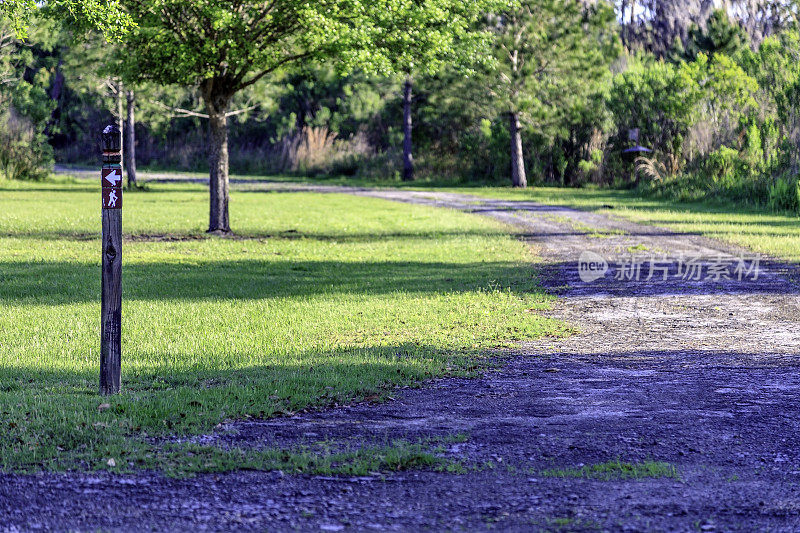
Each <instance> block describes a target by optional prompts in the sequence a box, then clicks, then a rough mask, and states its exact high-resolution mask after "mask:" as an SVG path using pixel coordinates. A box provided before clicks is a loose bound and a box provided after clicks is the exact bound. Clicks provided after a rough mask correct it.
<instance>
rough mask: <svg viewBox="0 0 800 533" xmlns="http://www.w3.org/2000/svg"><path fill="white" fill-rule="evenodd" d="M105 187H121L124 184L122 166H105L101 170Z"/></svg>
mask: <svg viewBox="0 0 800 533" xmlns="http://www.w3.org/2000/svg"><path fill="white" fill-rule="evenodd" d="M100 175H101V180H100V181H101V182H102V185H103V187H120V186H121V184H122V168H105V167H104V168H103V170H101V171H100Z"/></svg>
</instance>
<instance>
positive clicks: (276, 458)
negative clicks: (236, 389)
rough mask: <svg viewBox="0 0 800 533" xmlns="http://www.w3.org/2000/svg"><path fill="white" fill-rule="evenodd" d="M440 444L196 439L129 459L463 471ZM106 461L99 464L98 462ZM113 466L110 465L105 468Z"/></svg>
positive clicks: (225, 468)
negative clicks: (285, 445)
mask: <svg viewBox="0 0 800 533" xmlns="http://www.w3.org/2000/svg"><path fill="white" fill-rule="evenodd" d="M443 452H444V449H443V448H441V447H438V448H435V447H432V446H431V445H430V444H429V443H425V442H409V441H406V440H395V441H393V442H392V443H391V444H387V445H380V446H365V447H361V448H358V449H351V450H344V451H332V450H331V449H329V448H324V449H322V450H311V449H309V448H307V447H299V448H295V449H257V450H254V449H242V448H231V449H223V448H218V447H215V446H204V445H199V444H170V445H167V446H164V447H163V448H162V449H161V450H159V451H156V452H154V453H150V454H147V455H144V456H140V457H137V458H135V459H134V462H133V466H135V467H138V468H147V469H154V470H159V471H162V472H163V473H164V474H165V475H167V476H169V477H191V476H194V475H195V474H198V473H209V472H217V473H218V472H230V471H235V470H239V471H240V470H257V471H263V472H269V471H277V470H280V471H281V472H284V473H287V474H311V475H347V476H367V475H373V474H375V473H376V472H380V473H387V472H400V471H405V470H416V469H420V470H434V471H437V472H448V473H464V472H466V468H465V467H464V465H463V463H462V462H461V461H453V460H450V459H447V458H445V457H443V456H442V453H443ZM108 466H110V465H107V464H104V465H103V468H106V467H108ZM110 469H112V470H117V469H116V468H110Z"/></svg>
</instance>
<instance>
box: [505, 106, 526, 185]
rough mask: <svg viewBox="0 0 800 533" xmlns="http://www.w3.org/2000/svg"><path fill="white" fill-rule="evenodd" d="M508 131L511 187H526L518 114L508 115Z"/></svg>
mask: <svg viewBox="0 0 800 533" xmlns="http://www.w3.org/2000/svg"><path fill="white" fill-rule="evenodd" d="M509 131H510V133H511V185H513V186H514V187H527V186H528V180H527V178H526V177H525V159H524V157H523V154H522V132H521V131H520V128H519V113H516V112H511V113H509Z"/></svg>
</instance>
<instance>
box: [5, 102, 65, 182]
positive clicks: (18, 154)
mask: <svg viewBox="0 0 800 533" xmlns="http://www.w3.org/2000/svg"><path fill="white" fill-rule="evenodd" d="M51 163H52V150H51V149H50V145H48V144H47V140H46V139H45V138H44V136H43V135H42V134H40V133H36V132H35V131H34V129H33V126H32V125H31V122H30V121H29V120H27V119H25V118H24V117H20V116H18V115H17V114H16V112H15V111H14V110H13V109H10V110H7V111H5V112H4V113H2V114H0V176H2V177H5V178H7V179H13V180H25V179H27V180H42V179H44V178H46V177H47V176H48V175H49V171H48V170H47V168H46V167H47V166H48V165H50V164H51Z"/></svg>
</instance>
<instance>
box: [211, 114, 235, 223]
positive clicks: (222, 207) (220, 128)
mask: <svg viewBox="0 0 800 533" xmlns="http://www.w3.org/2000/svg"><path fill="white" fill-rule="evenodd" d="M206 105H207V107H208V116H209V121H208V122H209V137H210V139H209V141H210V143H209V144H210V147H211V154H210V158H209V163H210V175H209V181H208V185H209V192H210V197H211V198H210V199H211V205H210V210H209V222H208V232H209V233H229V232H230V231H231V226H230V221H229V218H228V195H229V185H228V117H227V116H226V113H227V111H228V102H227V100H225V101H219V100H218V101H216V102H207V104H206Z"/></svg>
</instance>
